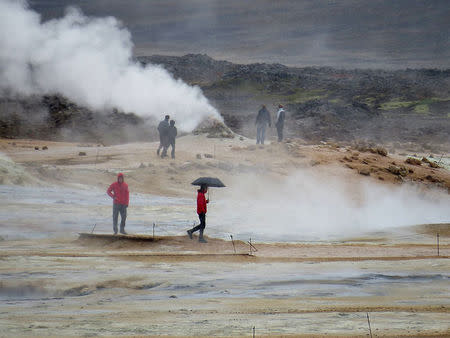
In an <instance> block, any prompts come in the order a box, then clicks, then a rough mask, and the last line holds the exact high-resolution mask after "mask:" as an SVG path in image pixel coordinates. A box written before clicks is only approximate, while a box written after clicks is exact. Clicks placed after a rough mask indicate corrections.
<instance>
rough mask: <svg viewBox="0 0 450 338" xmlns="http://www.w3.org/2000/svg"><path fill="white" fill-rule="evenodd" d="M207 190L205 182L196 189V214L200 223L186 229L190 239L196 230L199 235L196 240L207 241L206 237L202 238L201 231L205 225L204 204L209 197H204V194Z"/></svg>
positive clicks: (207, 201)
mask: <svg viewBox="0 0 450 338" xmlns="http://www.w3.org/2000/svg"><path fill="white" fill-rule="evenodd" d="M207 191H208V186H207V185H206V184H202V185H201V186H200V189H199V190H197V192H198V193H197V214H198V218H199V220H200V224H199V225H197V226H196V227H193V228H192V229H190V230H188V231H187V234H188V236H189V238H190V239H192V234H193V233H194V232H196V231H200V236H199V237H198V241H199V242H200V243H207V241H206V239H205V238H203V231H204V230H205V227H206V209H207V208H206V204H208V203H209V199H206V198H205V194H206V192H207Z"/></svg>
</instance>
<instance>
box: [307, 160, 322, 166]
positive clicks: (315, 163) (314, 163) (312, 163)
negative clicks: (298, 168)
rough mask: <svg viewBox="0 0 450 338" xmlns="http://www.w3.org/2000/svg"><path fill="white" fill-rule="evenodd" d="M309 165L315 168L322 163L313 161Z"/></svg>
mask: <svg viewBox="0 0 450 338" xmlns="http://www.w3.org/2000/svg"><path fill="white" fill-rule="evenodd" d="M309 164H310V165H311V167H315V166H316V165H319V164H320V161H317V160H311V162H309Z"/></svg>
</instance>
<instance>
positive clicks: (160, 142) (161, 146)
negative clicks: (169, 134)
mask: <svg viewBox="0 0 450 338" xmlns="http://www.w3.org/2000/svg"><path fill="white" fill-rule="evenodd" d="M163 145H164V136H163V135H161V134H159V147H158V150H157V151H156V153H157V154H158V155H159V152H160V151H161V149H162V148H163Z"/></svg>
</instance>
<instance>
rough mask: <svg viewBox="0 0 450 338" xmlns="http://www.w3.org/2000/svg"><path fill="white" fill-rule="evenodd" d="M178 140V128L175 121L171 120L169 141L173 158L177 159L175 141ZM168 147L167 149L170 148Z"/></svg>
mask: <svg viewBox="0 0 450 338" xmlns="http://www.w3.org/2000/svg"><path fill="white" fill-rule="evenodd" d="M176 138H177V127H175V121H174V120H170V125H169V131H168V140H169V146H172V153H171V155H172V158H175V139H176ZM169 146H167V148H169Z"/></svg>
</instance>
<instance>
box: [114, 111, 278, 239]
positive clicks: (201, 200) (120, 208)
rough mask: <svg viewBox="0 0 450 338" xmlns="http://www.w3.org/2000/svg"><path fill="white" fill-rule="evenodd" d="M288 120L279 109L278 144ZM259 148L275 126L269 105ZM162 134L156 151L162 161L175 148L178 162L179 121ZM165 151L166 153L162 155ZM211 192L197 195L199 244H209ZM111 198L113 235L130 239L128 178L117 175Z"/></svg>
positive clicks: (260, 122) (261, 114) (167, 123)
mask: <svg viewBox="0 0 450 338" xmlns="http://www.w3.org/2000/svg"><path fill="white" fill-rule="evenodd" d="M284 120H285V111H284V109H283V105H281V104H280V105H278V111H277V115H276V122H275V127H276V128H277V133H278V142H281V141H282V140H283V128H284ZM255 124H256V144H264V139H265V135H266V128H267V126H269V127H271V126H272V119H271V117H270V112H269V111H268V110H267V107H266V105H262V107H261V109H260V110H259V111H258V115H257V116H256V122H255ZM158 132H159V141H160V143H159V146H158V149H157V151H156V154H157V155H158V156H161V157H162V158H164V157H167V150H168V149H169V147H170V146H171V147H172V152H171V156H172V158H175V139H176V137H177V128H176V127H175V121H174V120H170V116H169V115H166V116H165V117H164V120H162V121H161V122H160V123H159V125H158ZM161 150H162V151H161ZM207 191H208V187H207V186H206V185H202V186H201V187H200V189H199V190H198V195H197V214H198V217H199V220H200V224H199V225H197V226H195V227H193V228H192V229H189V230H188V231H187V234H188V236H189V238H191V239H192V234H193V233H194V232H196V231H199V233H200V235H199V242H202V243H206V240H205V238H204V237H203V232H204V230H205V227H206V210H207V207H206V204H207V203H208V202H209V200H208V199H206V197H205V194H206V192H207ZM107 194H108V195H109V196H110V197H111V198H112V199H113V231H114V234H115V235H116V234H117V232H118V231H120V233H121V234H124V235H126V234H127V232H126V231H125V222H126V219H127V208H128V204H129V199H130V193H129V190H128V184H127V183H125V179H124V175H123V174H122V173H119V174H118V175H117V181H116V182H114V183H112V184H111V185H110V186H109V188H108V190H107ZM119 214H120V217H121V220H120V228H118V223H119Z"/></svg>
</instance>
